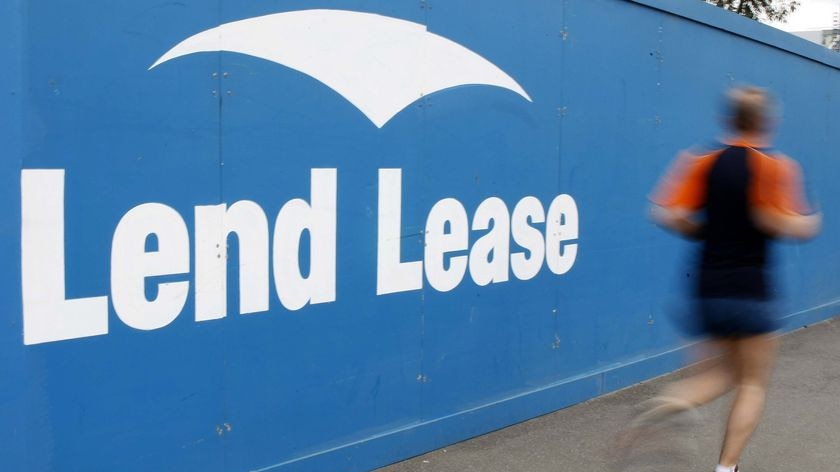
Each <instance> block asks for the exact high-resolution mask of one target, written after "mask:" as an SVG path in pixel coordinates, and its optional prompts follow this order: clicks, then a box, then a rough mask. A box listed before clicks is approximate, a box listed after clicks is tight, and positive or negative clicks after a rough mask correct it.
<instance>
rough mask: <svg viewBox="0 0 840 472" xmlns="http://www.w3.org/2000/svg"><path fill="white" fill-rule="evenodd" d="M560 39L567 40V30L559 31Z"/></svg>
mask: <svg viewBox="0 0 840 472" xmlns="http://www.w3.org/2000/svg"><path fill="white" fill-rule="evenodd" d="M560 39H562V40H563V41H565V40H567V39H569V30H568V29H567V28H563V29H562V30H560Z"/></svg>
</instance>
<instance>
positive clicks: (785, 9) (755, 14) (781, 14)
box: [706, 0, 799, 21]
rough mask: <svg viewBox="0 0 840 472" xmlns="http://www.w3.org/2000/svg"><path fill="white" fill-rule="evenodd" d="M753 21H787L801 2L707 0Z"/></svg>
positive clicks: (779, 0)
mask: <svg viewBox="0 0 840 472" xmlns="http://www.w3.org/2000/svg"><path fill="white" fill-rule="evenodd" d="M706 3H711V4H712V5H716V6H719V7H721V8H725V9H727V10H729V11H731V12H735V13H737V14H739V15H743V16H746V17H747V18H752V19H753V20H769V21H786V20H787V17H788V15H790V14H791V13H793V12H794V11H796V8H797V7H799V0H706Z"/></svg>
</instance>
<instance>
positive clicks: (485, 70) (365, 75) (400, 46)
mask: <svg viewBox="0 0 840 472" xmlns="http://www.w3.org/2000/svg"><path fill="white" fill-rule="evenodd" d="M211 51H228V52H236V53H241V54H247V55H250V56H255V57H259V58H262V59H266V60H268V61H272V62H276V63H278V64H281V65H284V66H287V67H289V68H292V69H294V70H297V71H299V72H302V73H304V74H307V75H309V76H311V77H313V78H315V79H316V80H318V81H320V82H322V83H323V84H324V85H326V86H327V87H330V88H331V89H333V90H335V91H336V92H338V93H339V94H340V95H341V96H342V97H344V98H345V99H347V101H349V102H350V103H352V104H353V105H354V106H356V108H358V109H359V110H360V111H361V112H362V113H363V114H364V115H365V116H367V117H368V119H370V121H372V122H373V124H375V125H376V126H377V127H379V128H381V127H383V126H385V124H387V123H388V122H389V121H390V120H391V119H392V118H393V117H394V116H396V115H397V114H398V113H399V112H400V111H402V110H403V109H405V108H406V107H407V106H409V105H411V104H412V103H414V102H415V101H417V100H418V99H420V98H421V97H423V96H425V95H429V94H432V93H435V92H438V91H441V90H444V89H448V88H452V87H457V86H459V85H489V86H495V87H501V88H505V89H508V90H511V91H513V92H515V93H517V94H519V95H521V96H522V97H523V98H525V99H526V100H528V101H531V97H529V96H528V94H527V93H526V92H525V90H524V89H523V88H522V87H521V86H520V85H519V84H518V83H517V82H516V81H515V80H514V79H513V78H511V77H510V76H509V75H508V74H506V73H505V72H504V71H503V70H501V69H500V68H499V67H497V66H496V65H495V64H493V63H492V62H490V61H488V60H486V59H484V58H483V57H481V56H480V55H478V54H476V53H475V52H473V51H471V50H469V49H467V48H465V47H464V46H461V45H460V44H458V43H455V42H453V41H450V40H449V39H446V38H444V37H442V36H438V35H436V34H433V33H429V32H428V31H427V30H426V27H425V26H423V25H421V24H418V23H413V22H410V21H406V20H401V19H397V18H391V17H387V16H382V15H376V14H372V13H360V12H354V11H346V10H302V11H292V12H286V13H276V14H273V15H266V16H260V17H256V18H249V19H245V20H240V21H234V22H231V23H225V24H223V25H221V26H218V27H216V28H212V29H209V30H206V31H202V32H201V33H198V34H196V35H193V36H191V37H189V38H187V39H185V40H184V41H182V42H181V43H179V44H178V45H176V46H175V47H173V48H172V49H170V50H169V51H167V52H166V54H164V55H163V56H161V57H160V58H159V59H158V60H157V61H155V63H154V64H152V66H151V67H150V68H149V69H153V68H155V67H157V66H158V65H160V64H162V63H164V62H166V61H169V60H171V59H175V58H178V57H181V56H185V55H188V54H194V53H198V52H211Z"/></svg>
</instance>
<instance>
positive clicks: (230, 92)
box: [225, 90, 233, 96]
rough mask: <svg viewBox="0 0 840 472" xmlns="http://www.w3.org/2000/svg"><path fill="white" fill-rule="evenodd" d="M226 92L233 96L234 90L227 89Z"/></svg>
mask: <svg viewBox="0 0 840 472" xmlns="http://www.w3.org/2000/svg"><path fill="white" fill-rule="evenodd" d="M225 93H226V94H227V95H228V96H231V95H233V90H228V91H227V92H225Z"/></svg>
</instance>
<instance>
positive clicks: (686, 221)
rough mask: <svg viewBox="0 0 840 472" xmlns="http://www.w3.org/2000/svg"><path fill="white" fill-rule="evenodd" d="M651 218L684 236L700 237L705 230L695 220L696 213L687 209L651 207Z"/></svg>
mask: <svg viewBox="0 0 840 472" xmlns="http://www.w3.org/2000/svg"><path fill="white" fill-rule="evenodd" d="M650 217H651V219H652V220H653V221H654V223H656V224H657V225H659V226H661V227H663V228H665V229H668V230H671V231H673V232H675V233H679V234H681V235H683V236H688V237H698V236H699V235H700V233H701V231H702V229H703V225H702V224H701V223H700V222H698V221H697V219H696V218H695V212H693V211H691V210H688V209H685V208H667V207H663V206H659V205H651V207H650Z"/></svg>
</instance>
